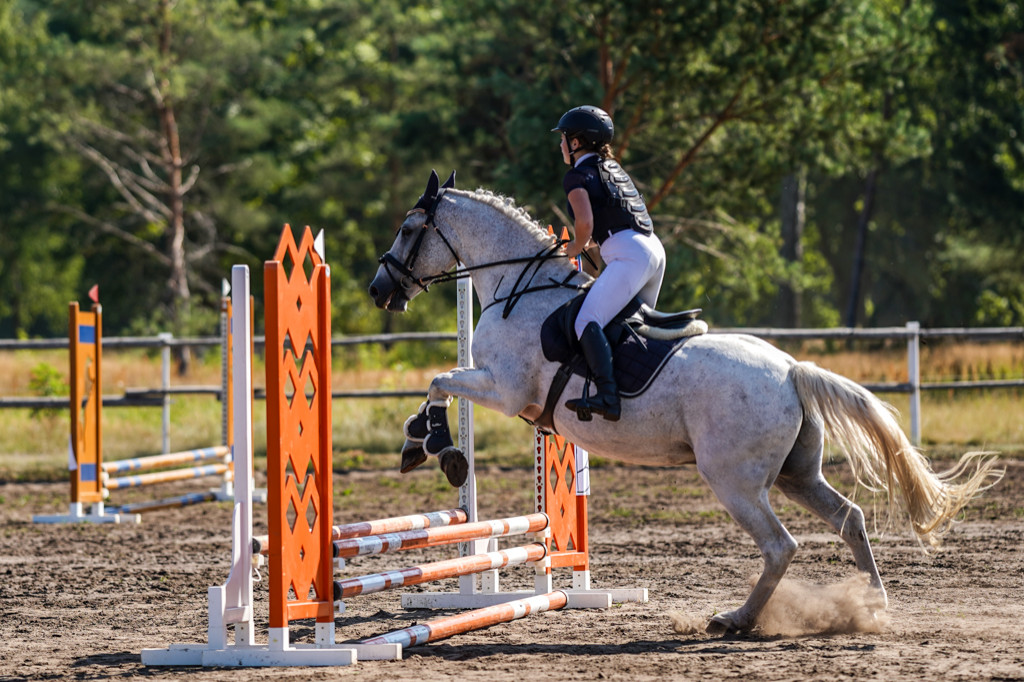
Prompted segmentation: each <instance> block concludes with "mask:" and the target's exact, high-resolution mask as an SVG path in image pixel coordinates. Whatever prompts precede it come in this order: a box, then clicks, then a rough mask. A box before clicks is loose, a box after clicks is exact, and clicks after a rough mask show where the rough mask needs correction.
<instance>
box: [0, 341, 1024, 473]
mask: <svg viewBox="0 0 1024 682" xmlns="http://www.w3.org/2000/svg"><path fill="white" fill-rule="evenodd" d="M787 350H789V351H790V352H792V353H793V354H794V355H795V356H796V357H798V358H799V359H806V360H812V361H814V362H816V363H817V364H819V365H821V366H823V367H826V368H828V369H831V370H833V371H835V372H838V373H840V374H843V375H845V376H848V377H850V378H852V379H854V380H856V381H861V382H867V381H906V379H907V369H906V349H905V348H904V347H902V346H901V345H898V344H892V345H885V346H881V347H877V348H872V349H869V350H859V351H851V350H831V351H830V350H829V349H827V348H826V347H825V346H824V345H823V344H815V343H809V344H805V345H803V346H787ZM351 357H352V355H351V354H350V353H346V352H345V351H340V352H338V353H337V354H336V356H335V359H334V372H333V377H332V378H333V385H334V388H335V389H336V390H342V389H371V388H382V389H392V390H399V389H409V390H422V391H424V393H425V391H426V388H427V386H428V384H429V382H430V379H431V377H433V376H434V374H436V373H437V372H438V371H441V370H442V369H446V368H447V365H446V366H444V367H418V368H411V367H403V366H400V365H396V366H394V367H391V368H386V369H385V368H374V367H359V366H351V364H347V363H348V362H349V360H350V358H351ZM43 363H45V364H48V365H50V366H52V367H55V368H57V369H59V370H60V371H61V372H62V373H63V374H64V375H65V376H66V373H67V354H66V352H63V351H17V352H8V353H0V395H4V396H15V395H30V394H31V390H30V389H29V383H30V381H31V378H32V370H33V368H35V367H36V366H37V365H40V364H43ZM264 372H265V370H264V367H263V365H262V363H261V362H260V361H259V359H257V361H256V365H255V367H254V375H255V377H256V379H255V382H254V383H255V384H256V385H257V386H263V384H264V379H263V377H264ZM160 376H161V368H160V359H159V356H158V355H156V354H151V353H146V352H143V351H120V350H119V351H112V350H108V351H106V352H105V353H104V355H103V391H104V393H105V394H106V395H119V394H121V393H123V392H124V390H125V389H126V388H143V387H150V388H151V387H155V386H159V385H160ZM1022 377H1024V345H1022V344H1011V343H997V344H978V343H975V344H965V343H948V342H946V343H939V344H932V345H929V346H926V347H924V348H923V349H922V379H923V380H924V381H949V380H957V379H960V380H964V379H984V378H994V379H1010V378H1022ZM219 382H220V358H219V353H216V352H209V353H207V354H206V356H205V357H201V358H200V359H199V361H197V362H196V363H194V365H193V370H192V373H191V374H190V376H188V377H184V378H181V377H177V376H174V377H172V384H174V385H180V384H192V385H194V384H202V385H217V384H219ZM882 397H883V398H884V399H886V400H887V401H889V402H891V403H892V404H894V405H895V406H896V407H897V408H898V409H899V410H900V412H901V415H902V418H903V420H904V428H909V416H908V398H907V396H905V395H884V396H882ZM1020 398H1021V389H998V390H996V389H993V390H985V391H977V390H970V391H967V390H964V391H956V392H953V391H943V392H940V393H936V392H925V393H924V394H923V396H922V434H923V436H924V439H925V444H926V445H942V446H949V449H952V450H957V449H968V448H970V449H977V448H996V449H1000V448H1014V447H1016V448H1018V449H1019V447H1020V446H1021V445H1022V444H1024V419H1022V417H1024V412H1022V410H1021V403H1020ZM420 402H421V399H418V398H417V399H411V398H409V399H359V400H339V401H335V403H334V410H333V433H334V449H335V462H336V465H337V466H340V467H366V468H376V467H382V468H390V467H394V466H396V465H397V463H398V461H399V455H398V452H399V450H400V448H401V446H402V442H403V437H402V424H403V423H404V421H405V419H406V418H407V417H408V416H409V415H411V414H413V413H414V412H415V411H416V409H417V408H418V407H419V404H420ZM451 414H452V423H453V430H454V428H455V423H456V420H455V418H454V410H453V411H452V413H451ZM220 415H221V411H220V404H219V402H217V400H216V399H215V398H212V397H210V396H177V397H175V398H174V399H173V403H172V408H171V417H172V421H171V448H172V449H173V450H178V449H186V448H192V447H202V446H207V445H213V444H216V443H219V442H220V440H221V436H220V431H221V425H220V419H221V417H220ZM103 419H104V421H103V446H104V457H105V458H106V459H108V460H114V459H120V458H124V457H130V456H137V455H144V454H153V453H156V452H159V451H160V449H161V411H160V410H159V409H155V408H118V409H113V408H108V409H107V410H105V411H104V414H103ZM254 421H255V422H256V423H255V429H254V430H255V434H256V440H255V448H256V452H257V455H261V454H263V453H265V451H266V440H265V433H266V408H265V403H264V402H263V401H258V402H257V403H256V404H255V406H254ZM475 436H476V446H477V453H478V454H477V456H478V458H479V460H480V461H482V462H484V463H488V462H492V463H499V464H503V465H510V466H525V465H528V464H529V463H530V462H531V461H532V456H533V455H532V447H533V441H532V430H531V429H530V427H529V426H528V425H527V424H525V423H524V422H522V421H521V420H518V419H507V418H505V417H504V416H503V415H500V414H497V413H494V412H491V411H489V410H486V409H483V408H477V409H476V419H475ZM67 451H68V415H67V411H66V410H55V411H52V412H51V413H42V414H35V415H33V414H31V413H30V411H29V410H21V409H18V410H0V480H10V479H12V478H44V479H53V480H57V479H61V478H63V477H65V476H66V473H65V468H66V464H67Z"/></svg>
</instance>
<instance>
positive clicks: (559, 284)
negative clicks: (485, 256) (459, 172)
mask: <svg viewBox="0 0 1024 682" xmlns="http://www.w3.org/2000/svg"><path fill="white" fill-rule="evenodd" d="M444 194H445V188H441V189H440V190H438V193H437V196H435V197H434V199H433V200H432V201H431V202H430V204H429V206H426V207H425V206H421V205H420V204H422V203H424V198H423V197H421V198H420V201H419V202H417V205H416V207H414V208H413V209H412V210H411V211H409V212H408V213H406V214H405V215H406V217H407V218H408V217H409V216H411V215H415V214H417V213H422V214H424V215H426V219H425V220H424V221H423V226H422V228H421V229H420V231H419V234H417V235H416V241H414V242H413V244H412V248H410V249H409V254H408V255H407V256H406V257H405V261H404V262H403V261H400V260H398V258H396V257H395V256H394V255H393V254H392V253H391V251H388V252H387V253H385V254H384V255H383V256H381V257H380V258H378V259H377V262H378V263H380V264H381V265H383V266H384V271H385V272H387V273H388V277H390V278H391V281H392V282H394V283H395V284H397V285H398V286H400V287H401V288H402V289H403V290H406V291H407V290H409V289H411V288H412V287H413V285H416V286H418V287H420V288H421V289H423V290H424V291H428V290H429V289H430V286H431V285H432V284H437V283H438V282H452V281H455V280H459V279H463V278H465V277H470V276H471V275H472V273H473V272H475V271H477V270H483V269H485V268H493V267H498V266H500V265H514V264H516V263H525V264H526V267H524V268H523V270H522V272H520V273H519V277H518V278H517V279H516V282H515V284H514V285H513V286H512V291H511V292H510V293H509V294H508V296H503V297H498V296H495V298H494V301H493V302H491V303H488V304H487V305H486V306H484V310H487V308H490V307H491V306H492V305H495V304H496V303H505V309H504V311H503V313H502V317H506V318H507V317H508V315H509V313H511V312H512V308H513V307H514V306H515V304H516V303H517V302H518V301H519V299H520V298H522V296H523V295H524V294H528V293H532V292H534V291H543V290H545V289H555V288H563V287H564V288H570V289H579V288H581V285H578V284H571V283H570V280H571V279H572V278H573V277H575V276H576V275H577V274H578V273H577V272H576V271H575V270H574V271H573V272H571V273H569V275H568V276H566V277H565V279H563V280H562V281H558V280H555V279H551V278H548V281H549V282H550V283H549V284H540V285H537V286H531V283H532V282H533V279H534V277H536V275H537V273H538V272H539V271H540V268H541V266H542V265H543V264H544V263H545V262H546V261H549V260H554V259H556V258H566V257H567V256H566V255H565V254H564V253H561V252H560V251H559V249H560V247H561V246H562V244H564V243H565V242H563V241H559V240H557V239H556V240H555V243H554V244H553V245H551V246H548V247H545V248H543V249H541V250H540V251H539V252H537V253H536V254H534V255H533V256H522V257H519V258H506V259H504V260H498V261H492V262H490V263H481V264H479V265H472V266H466V265H464V266H463V267H461V268H457V269H455V270H448V271H445V272H441V273H438V274H436V275H424V276H422V277H417V276H416V275H415V274H413V271H412V269H413V267H414V266H415V265H416V259H417V258H418V257H419V253H420V249H421V248H422V246H423V238H424V237H425V236H426V234H427V231H428V230H430V229H432V230H433V231H434V232H435V233H436V234H437V235H438V236H439V237H440V238H441V241H442V242H444V245H445V246H446V247H447V248H448V252H449V253H451V254H452V256H453V257H454V258H455V261H456V262H458V263H461V262H462V259H461V258H460V257H459V254H458V253H457V252H456V251H455V247H453V246H452V244H451V242H450V241H449V240H448V238H447V237H446V236H445V234H444V232H442V231H441V229H440V227H439V226H438V225H437V222H436V220H435V214H436V212H437V207H438V206H439V205H440V203H441V199H442V198H443V197H444ZM531 271H532V272H531ZM498 284H499V286H500V284H501V281H500V280H499V282H498ZM520 285H523V288H522V289H520V288H519V287H520ZM481 312H482V311H481Z"/></svg>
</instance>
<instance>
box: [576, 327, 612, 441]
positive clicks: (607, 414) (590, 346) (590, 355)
mask: <svg viewBox="0 0 1024 682" xmlns="http://www.w3.org/2000/svg"><path fill="white" fill-rule="evenodd" d="M580 346H582V348H583V357H584V358H586V360H587V365H588V366H589V367H590V372H591V373H592V374H593V375H594V384H595V386H596V387H597V395H593V396H583V397H582V398H577V399H574V400H569V401H567V402H566V403H565V406H566V407H568V408H569V409H570V410H574V411H575V412H576V415H577V416H578V417H579V418H580V420H581V421H590V413H595V414H600V415H603V416H604V418H605V419H607V420H608V421H611V422H617V421H619V417H620V416H621V414H622V406H621V405H620V403H619V387H618V386H616V384H615V374H614V371H613V367H612V347H611V346H610V345H609V344H608V339H607V338H606V337H605V335H604V330H603V329H601V325H599V324H598V323H597V322H591V323H589V324H588V325H587V326H586V327H585V328H584V329H583V335H582V336H581V337H580Z"/></svg>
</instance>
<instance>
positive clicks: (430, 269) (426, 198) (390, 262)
mask: <svg viewBox="0 0 1024 682" xmlns="http://www.w3.org/2000/svg"><path fill="white" fill-rule="evenodd" d="M438 185H439V179H438V177H437V173H436V172H434V171H430V180H428V181H427V189H426V190H424V192H423V195H422V196H421V197H420V199H419V201H417V202H416V205H415V206H414V207H413V208H412V210H411V211H409V213H407V214H406V216H405V220H404V221H403V222H402V225H401V227H399V228H398V234H397V236H396V237H395V243H394V244H392V245H391V249H390V250H389V251H388V252H387V253H385V254H384V255H383V256H381V257H380V259H379V261H378V262H379V263H380V267H379V268H377V274H376V276H375V277H374V278H373V281H372V282H370V296H372V297H373V302H374V303H376V304H377V307H378V308H384V309H386V310H389V311H391V312H405V309H406V308H407V307H408V304H409V301H410V300H412V298H413V297H414V296H416V295H417V294H419V293H420V292H421V291H426V289H427V287H428V286H430V284H431V282H433V281H434V280H435V279H437V278H438V276H440V275H444V273H446V272H447V271H448V270H450V269H451V268H452V267H454V266H455V263H456V261H457V258H456V255H455V252H454V251H453V250H452V248H451V245H450V244H449V243H448V242H447V241H446V239H445V238H444V235H442V234H441V233H440V231H438V229H437V225H436V224H435V223H434V213H435V211H437V207H438V205H439V204H440V203H441V199H442V198H443V197H444V193H445V190H447V189H449V188H451V187H455V173H454V172H452V174H451V177H449V178H448V179H447V180H446V181H445V183H444V184H443V185H440V187H439V186H438Z"/></svg>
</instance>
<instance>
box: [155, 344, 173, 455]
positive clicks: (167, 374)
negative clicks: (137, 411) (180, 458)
mask: <svg viewBox="0 0 1024 682" xmlns="http://www.w3.org/2000/svg"><path fill="white" fill-rule="evenodd" d="M157 338H158V339H160V344H161V345H160V387H161V388H162V389H163V394H164V405H163V412H164V414H163V420H162V422H161V427H160V436H161V441H160V442H161V447H162V448H163V450H161V451H160V452H170V451H171V394H170V393H168V391H169V390H170V388H171V344H170V341H171V339H173V338H174V334H171V333H170V332H163V333H162V334H157Z"/></svg>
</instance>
